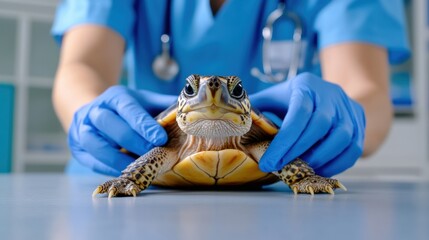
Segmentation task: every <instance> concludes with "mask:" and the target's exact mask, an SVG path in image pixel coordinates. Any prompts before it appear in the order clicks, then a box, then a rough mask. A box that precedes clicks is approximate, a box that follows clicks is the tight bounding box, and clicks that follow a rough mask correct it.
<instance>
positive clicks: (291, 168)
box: [277, 158, 347, 195]
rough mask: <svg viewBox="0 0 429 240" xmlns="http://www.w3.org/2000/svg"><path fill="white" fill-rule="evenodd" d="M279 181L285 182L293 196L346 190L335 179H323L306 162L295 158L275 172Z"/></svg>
mask: <svg viewBox="0 0 429 240" xmlns="http://www.w3.org/2000/svg"><path fill="white" fill-rule="evenodd" d="M277 174H278V176H279V177H280V179H281V180H282V181H283V182H285V183H286V184H287V185H289V187H290V188H291V189H292V191H293V192H294V193H295V194H298V193H310V194H311V195H313V194H314V193H330V194H334V189H336V188H341V189H343V190H345V191H347V189H346V188H345V187H344V185H343V184H341V183H340V182H339V181H338V180H336V179H331V178H325V177H321V176H318V175H316V173H315V172H314V170H313V169H312V168H311V167H310V166H308V164H307V163H306V162H304V161H303V160H301V159H299V158H297V159H295V160H294V161H292V162H290V163H289V164H287V165H286V166H285V167H284V168H283V169H282V170H280V171H278V172H277Z"/></svg>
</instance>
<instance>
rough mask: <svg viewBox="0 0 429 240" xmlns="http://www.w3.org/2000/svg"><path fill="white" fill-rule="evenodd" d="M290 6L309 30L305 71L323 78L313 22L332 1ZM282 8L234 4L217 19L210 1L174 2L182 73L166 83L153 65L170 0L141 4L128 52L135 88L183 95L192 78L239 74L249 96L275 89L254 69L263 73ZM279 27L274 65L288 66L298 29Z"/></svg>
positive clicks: (272, 0)
mask: <svg viewBox="0 0 429 240" xmlns="http://www.w3.org/2000/svg"><path fill="white" fill-rule="evenodd" d="M286 2H287V6H286V8H287V9H288V10H291V11H293V12H294V13H295V14H297V15H298V16H299V18H300V20H301V22H302V27H303V35H302V43H301V45H302V47H301V51H300V54H299V59H298V60H299V62H300V69H299V71H300V72H302V71H310V72H313V73H316V74H319V72H320V70H319V66H318V63H317V49H316V43H317V34H316V32H315V31H314V28H313V25H314V24H313V23H314V19H315V18H316V15H317V13H318V12H319V11H320V9H322V8H323V6H324V5H326V2H327V1H316V0H313V1H303V2H301V1H300V2H299V4H298V1H296V0H293V1H286ZM321 2H323V3H321ZM278 4H279V1H277V0H268V1H245V0H229V1H225V3H224V5H223V6H222V7H221V9H220V10H219V11H218V12H217V14H216V15H215V16H213V14H212V11H211V9H210V3H209V0H172V1H171V6H170V7H171V16H170V19H171V22H170V23H169V24H170V25H169V26H170V28H171V43H172V56H173V57H174V59H175V60H176V61H177V62H178V64H179V68H180V70H179V73H178V75H177V76H176V77H175V78H174V79H173V80H171V81H164V80H160V79H158V78H157V77H156V76H155V75H154V73H153V70H152V62H153V60H154V59H155V57H156V56H157V55H159V54H160V53H161V41H160V36H161V35H162V34H163V32H164V29H165V25H166V24H168V23H166V21H165V19H166V16H165V15H166V12H167V8H168V6H167V5H168V4H167V0H163V1H161V0H160V1H139V2H138V3H137V5H136V6H135V11H136V12H137V14H136V15H137V20H136V24H135V27H134V34H135V36H134V39H133V42H130V43H129V48H128V53H127V69H128V73H129V84H130V86H131V87H134V88H138V89H148V90H152V91H156V92H161V93H167V94H178V93H179V91H180V89H181V88H182V86H183V85H184V81H185V79H186V77H187V76H188V75H190V74H202V75H236V76H238V77H240V78H241V79H242V81H243V84H244V85H245V87H246V89H247V91H248V92H249V93H253V92H256V91H258V90H261V89H264V88H266V87H268V86H271V85H272V84H268V83H264V82H262V81H260V80H259V79H257V78H256V77H254V76H252V75H251V69H252V68H253V67H257V68H258V69H260V70H262V41H263V37H262V29H263V27H264V26H265V23H266V21H267V18H268V16H269V15H270V13H272V11H274V10H275V9H276V8H277V6H278ZM273 29H274V32H273V44H272V47H271V48H270V49H269V54H270V56H272V57H273V61H271V64H272V65H273V66H274V67H276V65H280V66H281V67H282V68H287V67H288V66H289V64H290V63H291V61H294V60H296V59H295V58H294V57H293V56H292V47H293V44H292V36H293V32H294V29H295V25H294V24H293V22H292V21H290V20H288V19H287V18H286V19H282V20H279V21H277V22H276V23H275V25H274V28H273ZM274 59H275V60H274Z"/></svg>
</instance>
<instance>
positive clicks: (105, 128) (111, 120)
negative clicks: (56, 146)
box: [68, 86, 177, 176]
mask: <svg viewBox="0 0 429 240" xmlns="http://www.w3.org/2000/svg"><path fill="white" fill-rule="evenodd" d="M176 100H177V97H176V96H171V95H162V94H157V93H153V92H149V91H143V90H140V91H136V90H131V89H129V88H126V87H123V86H113V87H110V88H109V89H107V90H106V91H105V92H104V93H102V94H101V95H100V96H98V97H97V98H96V99H95V100H93V101H92V102H90V103H89V104H87V105H84V106H83V107H81V108H80V109H79V110H78V111H76V113H75V114H74V117H73V121H72V124H71V127H70V130H69V135H68V140H69V146H70V149H71V153H72V155H73V157H74V158H75V159H76V160H77V161H79V162H80V163H81V164H83V165H84V166H87V167H89V168H91V169H92V170H93V171H95V172H98V173H102V174H107V175H113V176H119V175H120V172H121V171H122V170H123V169H124V168H125V167H126V166H128V165H129V164H130V163H131V162H132V161H134V160H135V159H134V158H132V157H131V156H129V155H127V154H125V153H122V152H120V148H121V147H122V148H125V149H127V150H128V151H130V152H132V153H134V154H137V155H143V154H144V153H146V152H147V151H149V150H150V149H152V148H153V147H154V146H160V145H163V144H165V143H166V141H167V133H166V132H165V130H164V129H163V128H162V127H161V126H160V125H159V124H158V123H157V122H156V121H155V120H154V119H153V117H152V116H154V115H156V114H158V113H159V112H160V111H162V110H164V109H166V108H167V107H169V106H170V105H171V104H173V103H174V102H175V101H176Z"/></svg>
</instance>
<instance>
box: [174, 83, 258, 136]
mask: <svg viewBox="0 0 429 240" xmlns="http://www.w3.org/2000/svg"><path fill="white" fill-rule="evenodd" d="M250 111H251V109H250V102H249V98H248V96H247V94H246V91H245V90H244V88H243V85H242V84H241V80H240V78H238V77H236V76H228V77H221V76H199V75H191V76H189V77H188V78H187V79H186V85H185V87H184V88H183V90H182V92H181V93H180V96H179V98H178V105H177V115H176V120H177V123H178V125H179V127H180V128H181V129H182V131H184V132H185V133H187V134H189V135H194V136H201V137H231V136H242V135H244V134H245V133H247V132H248V131H249V129H250V127H251V125H252V119H251V117H250Z"/></svg>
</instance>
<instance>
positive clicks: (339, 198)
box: [0, 174, 429, 240]
mask: <svg viewBox="0 0 429 240" xmlns="http://www.w3.org/2000/svg"><path fill="white" fill-rule="evenodd" d="M106 179H108V178H104V177H94V176H91V177H90V176H86V177H85V176H73V177H72V176H65V175H61V174H44V175H38V174H23V175H13V174H12V175H0V239H63V240H67V239H130V238H133V239H187V240H188V239H378V240H380V239H425V240H427V239H429V183H400V182H396V183H395V182H345V183H344V184H345V185H346V186H347V187H348V189H349V191H348V192H341V191H337V194H336V195H334V196H331V195H328V194H322V195H315V196H310V195H298V196H294V195H293V193H292V192H291V191H290V190H289V188H288V187H287V186H285V185H284V184H282V183H277V184H274V185H271V186H268V187H266V188H264V189H261V190H253V191H249V190H246V191H183V190H171V189H148V190H146V191H144V192H142V193H141V194H140V195H138V196H137V197H136V198H133V197H120V198H113V199H108V198H107V197H106V196H100V197H97V198H92V197H91V193H92V191H93V190H94V189H95V187H96V186H97V185H98V184H99V183H102V182H103V181H104V180H106Z"/></svg>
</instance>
